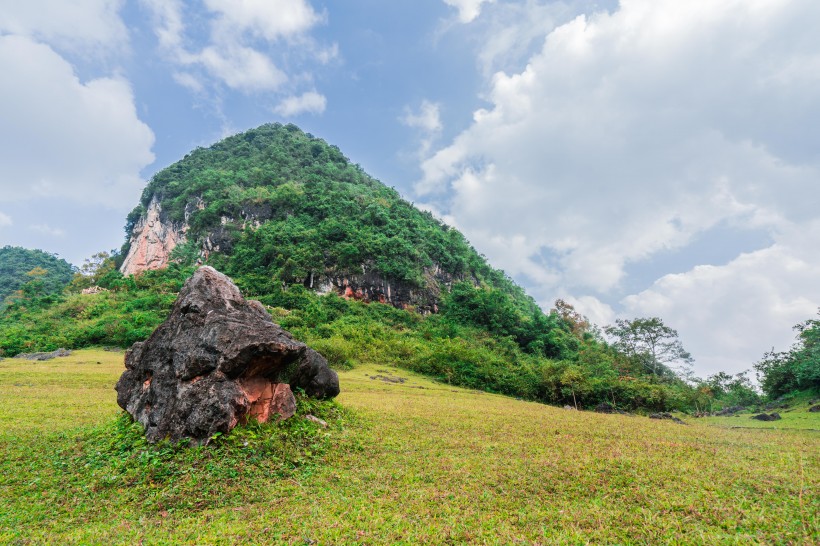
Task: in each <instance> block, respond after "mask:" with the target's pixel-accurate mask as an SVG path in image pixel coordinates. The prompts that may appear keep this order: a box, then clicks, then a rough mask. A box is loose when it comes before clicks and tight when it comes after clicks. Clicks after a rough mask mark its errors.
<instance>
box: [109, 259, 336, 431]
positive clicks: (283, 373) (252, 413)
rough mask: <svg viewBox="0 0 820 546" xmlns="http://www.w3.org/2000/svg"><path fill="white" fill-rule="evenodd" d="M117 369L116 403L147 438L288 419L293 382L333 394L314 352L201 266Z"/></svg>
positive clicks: (332, 379)
mask: <svg viewBox="0 0 820 546" xmlns="http://www.w3.org/2000/svg"><path fill="white" fill-rule="evenodd" d="M125 368H126V370H125V372H123V374H122V376H121V377H120V380H119V381H118V382H117V386H116V389H117V403H118V404H119V405H120V407H122V408H123V409H125V410H126V411H127V412H128V413H130V414H131V415H132V416H133V417H134V419H135V420H137V421H139V422H140V423H142V425H143V426H144V427H145V435H146V438H147V439H148V441H150V442H156V441H159V440H162V439H163V438H168V439H170V440H172V441H177V440H179V439H181V438H191V439H193V440H195V441H197V442H200V443H201V442H205V441H207V440H208V438H210V437H211V436H212V435H213V434H215V433H217V432H228V431H229V430H231V429H232V428H233V427H235V426H236V425H237V424H240V423H243V422H247V421H248V420H249V419H251V418H255V419H257V420H258V421H260V422H265V421H267V420H269V419H271V418H274V416H276V415H278V418H279V419H282V418H288V417H290V416H292V415H293V414H294V412H295V409H296V401H295V398H294V396H293V390H295V389H302V390H304V391H305V393H306V394H307V395H309V396H313V397H316V398H333V397H334V396H336V395H337V394H339V378H338V376H337V375H336V372H334V371H333V370H331V369H330V368H329V367H328V365H327V361H326V360H325V359H324V357H322V355H320V354H319V353H317V352H316V351H314V350H313V349H310V348H309V347H307V346H306V345H305V344H304V343H301V342H300V341H297V340H295V339H293V337H292V336H291V335H290V333H289V332H287V331H285V330H284V329H282V328H281V327H280V326H279V325H277V324H275V323H274V322H273V320H272V319H271V316H270V315H269V314H268V312H267V311H265V308H264V307H263V306H262V304H261V303H259V302H257V301H253V300H245V299H244V298H243V297H242V295H241V293H240V292H239V289H238V288H237V287H236V285H234V284H233V282H231V280H230V279H229V278H228V277H226V276H225V275H223V274H221V273H219V272H218V271H216V270H215V269H213V268H212V267H207V266H206V267H202V268H200V269H198V270H197V271H196V273H194V275H193V276H192V277H191V278H190V279H188V281H187V282H186V283H185V286H183V288H182V290H181V291H180V293H179V297H178V298H177V300H176V302H175V303H174V307H173V309H172V310H171V314H170V316H169V317H168V319H167V320H166V321H165V322H163V323H162V324H161V325H159V326H158V327H157V329H156V330H155V331H154V332H153V333H152V334H151V336H150V337H149V338H148V339H147V340H146V341H144V342H138V343H135V344H134V345H133V346H132V347H131V348H130V349H129V350H128V352H127V353H126V354H125Z"/></svg>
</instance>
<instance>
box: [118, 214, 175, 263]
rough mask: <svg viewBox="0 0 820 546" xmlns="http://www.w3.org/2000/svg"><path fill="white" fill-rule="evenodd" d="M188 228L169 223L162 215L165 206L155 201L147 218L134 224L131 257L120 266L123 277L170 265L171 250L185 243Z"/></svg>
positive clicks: (130, 242) (129, 251)
mask: <svg viewBox="0 0 820 546" xmlns="http://www.w3.org/2000/svg"><path fill="white" fill-rule="evenodd" d="M186 231H187V226H185V225H184V224H183V225H180V224H174V223H173V222H169V221H168V220H167V219H165V218H163V216H162V207H161V205H160V202H159V200H158V199H156V198H154V199H152V200H151V203H150V204H149V206H148V210H147V211H146V212H145V215H144V216H143V217H141V218H140V219H139V221H138V222H137V223H136V224H135V225H134V229H133V231H132V232H131V239H130V241H129V244H130V247H129V250H128V255H126V257H125V260H124V261H123V263H122V266H121V267H120V271H121V272H122V274H123V275H134V274H136V273H140V272H142V271H146V270H149V269H162V268H163V267H165V266H167V265H168V261H169V259H170V257H171V251H173V250H174V248H176V246H177V245H178V244H180V243H182V242H184V241H185V232H186Z"/></svg>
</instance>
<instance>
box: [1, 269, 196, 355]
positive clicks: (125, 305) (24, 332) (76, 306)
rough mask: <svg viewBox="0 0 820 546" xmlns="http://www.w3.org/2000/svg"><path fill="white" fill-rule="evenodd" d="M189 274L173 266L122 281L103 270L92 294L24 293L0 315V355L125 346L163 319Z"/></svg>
mask: <svg viewBox="0 0 820 546" xmlns="http://www.w3.org/2000/svg"><path fill="white" fill-rule="evenodd" d="M191 271H192V270H191V269H186V268H181V267H179V266H173V267H170V268H168V269H165V270H162V271H146V272H145V273H143V274H142V275H139V276H137V277H129V278H123V277H122V275H120V274H119V272H117V271H116V270H110V271H108V272H107V273H106V274H105V275H104V276H103V277H102V278H100V279H98V280H99V284H100V285H101V286H104V287H106V288H108V290H107V291H104V292H101V293H98V294H79V293H74V294H71V293H69V294H65V295H62V296H60V297H56V296H46V297H43V296H39V295H36V294H34V295H29V294H26V295H24V296H23V297H21V298H19V299H16V300H15V301H13V302H11V303H10V304H9V305H8V307H7V308H6V309H5V310H4V312H3V314H2V315H0V356H14V355H16V354H18V353H21V352H33V351H51V350H54V349H57V348H59V347H66V348H72V349H77V348H81V347H90V346H95V345H99V346H109V345H110V346H117V347H128V346H130V345H131V344H132V343H134V342H136V341H142V340H144V339H146V338H147V337H148V336H149V335H150V334H151V332H153V330H154V329H155V328H156V327H157V326H158V325H159V324H160V323H161V322H162V321H163V320H165V318H166V316H167V314H168V312H169V311H170V309H171V306H172V305H173V303H174V300H175V299H176V294H177V292H178V291H179V290H180V288H181V287H182V283H183V282H184V280H185V279H186V278H187V277H188V276H190V274H191Z"/></svg>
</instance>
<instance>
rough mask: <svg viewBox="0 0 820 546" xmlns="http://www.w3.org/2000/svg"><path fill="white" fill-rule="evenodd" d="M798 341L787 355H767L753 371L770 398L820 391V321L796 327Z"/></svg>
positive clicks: (782, 353) (810, 320) (775, 353)
mask: <svg viewBox="0 0 820 546" xmlns="http://www.w3.org/2000/svg"><path fill="white" fill-rule="evenodd" d="M794 329H795V330H796V331H797V341H796V342H795V344H794V346H793V347H792V348H791V349H790V350H789V351H786V352H781V353H778V352H775V351H774V350H772V351H770V352H768V353H766V354H765V355H764V356H763V358H762V359H761V360H760V361H759V362H757V363H756V364H755V365H754V367H755V370H757V374H758V379H759V380H760V385H761V387H762V388H763V392H765V393H766V394H767V395H768V396H769V397H771V398H777V397H778V396H782V395H784V394H788V393H791V392H793V391H805V390H813V391H820V320H818V319H809V320H807V321H806V322H803V323H801V324H798V325H796V326H795V327H794Z"/></svg>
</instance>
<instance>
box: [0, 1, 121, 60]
mask: <svg viewBox="0 0 820 546" xmlns="http://www.w3.org/2000/svg"><path fill="white" fill-rule="evenodd" d="M123 4H124V1H123V0H75V1H72V2H65V1H64V0H26V1H24V2H21V1H19V0H0V13H2V14H3V15H2V17H0V32H2V33H8V34H17V35H22V36H29V37H33V38H35V39H37V40H39V41H45V42H48V43H50V44H53V45H55V46H59V47H61V48H65V49H69V50H73V51H79V52H85V53H92V52H93V54H94V55H99V54H103V53H106V52H110V51H112V50H116V49H119V48H122V47H123V46H125V44H127V42H128V30H127V29H126V27H125V25H124V24H123V22H122V19H120V17H119V11H120V9H121V8H122V5H123Z"/></svg>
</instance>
